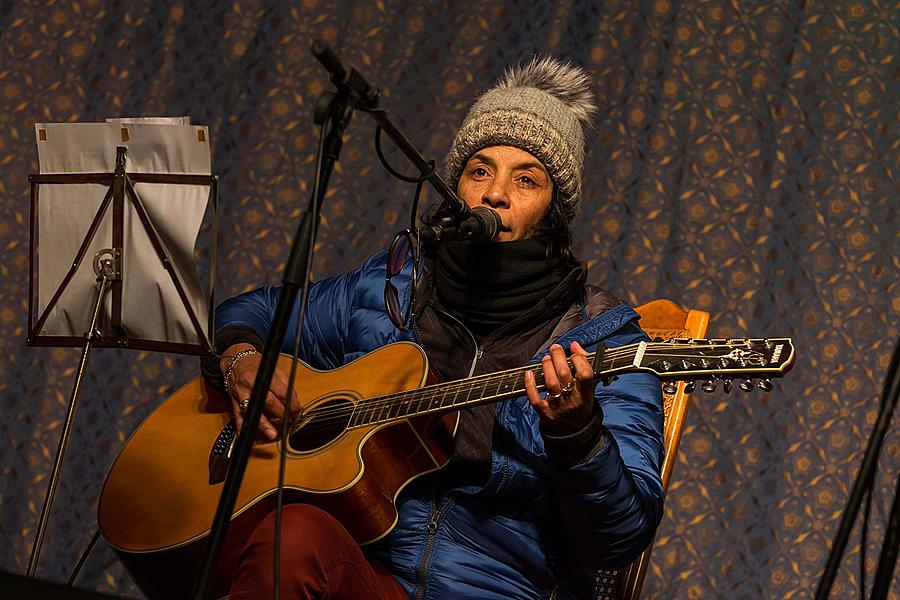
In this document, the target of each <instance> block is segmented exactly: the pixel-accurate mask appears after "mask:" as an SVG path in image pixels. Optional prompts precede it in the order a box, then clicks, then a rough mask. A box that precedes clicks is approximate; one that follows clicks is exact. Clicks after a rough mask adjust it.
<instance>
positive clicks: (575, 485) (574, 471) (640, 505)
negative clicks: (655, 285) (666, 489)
mask: <svg viewBox="0 0 900 600" xmlns="http://www.w3.org/2000/svg"><path fill="white" fill-rule="evenodd" d="M646 339H647V337H646V334H644V332H643V331H642V330H641V329H640V328H639V327H638V326H637V324H636V323H635V322H634V321H630V322H628V323H626V324H625V325H624V326H623V327H621V328H619V329H618V330H617V331H616V332H614V333H613V334H612V335H610V336H608V337H607V338H605V339H604V340H603V341H604V343H605V344H606V345H607V346H608V348H609V350H607V352H608V353H610V352H615V347H617V346H621V345H624V344H630V343H634V342H639V341H643V340H646ZM590 350H594V348H590ZM596 401H597V402H598V404H599V406H600V407H601V409H602V412H603V428H604V432H603V434H604V435H603V436H602V439H601V441H600V443H599V444H598V445H597V447H596V448H595V449H594V452H593V453H591V454H589V455H588V456H587V457H586V458H585V459H584V460H583V461H582V462H580V463H579V464H576V465H574V466H564V465H559V464H557V465H555V466H553V468H552V469H551V472H552V477H553V478H554V480H555V483H556V488H557V491H558V494H559V503H560V507H559V508H560V514H561V518H562V522H563V527H564V528H565V532H566V536H567V539H568V541H569V544H570V547H571V548H573V549H574V550H575V551H576V552H577V554H578V557H579V559H580V562H581V563H582V564H583V565H584V566H587V567H591V568H600V569H614V568H617V567H620V566H623V565H625V564H627V563H629V562H631V561H632V560H633V559H634V558H636V557H637V556H638V555H639V554H640V553H641V552H642V551H643V550H644V548H645V547H646V546H647V545H648V544H649V543H650V541H651V540H652V538H653V535H654V533H655V532H656V528H657V526H658V525H659V522H660V519H661V518H662V482H661V480H660V465H661V463H662V456H663V437H662V436H663V412H662V392H661V389H660V383H659V379H658V378H657V377H656V376H654V375H652V374H649V373H628V374H624V375H621V376H620V377H619V379H617V380H616V381H614V382H613V383H611V384H610V385H608V386H603V385H602V383H599V382H598V384H597V387H596Z"/></svg>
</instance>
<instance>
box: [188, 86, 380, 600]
mask: <svg viewBox="0 0 900 600" xmlns="http://www.w3.org/2000/svg"><path fill="white" fill-rule="evenodd" d="M335 83H336V84H337V85H338V91H337V94H335V95H334V96H333V97H332V98H331V102H330V103H329V107H328V115H329V116H326V117H325V119H324V123H322V124H321V125H322V127H326V126H328V125H329V124H330V127H329V129H328V131H327V136H326V139H325V143H324V150H323V155H322V161H321V169H320V171H319V174H318V177H319V185H318V186H316V187H315V189H314V190H313V198H312V199H311V201H310V205H309V208H308V209H307V211H306V212H305V213H304V214H303V218H302V220H301V222H300V226H299V227H298V229H297V232H296V234H295V236H294V242H293V244H292V246H291V253H290V255H289V257H288V261H287V264H286V265H285V268H284V276H283V278H282V284H283V285H282V287H281V293H280V295H279V297H278V304H277V306H276V308H275V314H274V317H273V319H272V324H271V326H270V328H269V333H268V335H267V336H266V342H265V345H264V346H263V352H262V359H261V362H260V365H259V371H258V372H257V375H256V381H255V382H254V384H253V390H252V391H251V393H250V401H249V404H248V405H247V412H246V414H245V416H244V425H243V427H242V428H241V432H240V435H239V436H238V439H237V442H236V444H235V450H234V454H233V456H232V461H231V467H230V468H229V469H228V475H227V477H226V478H225V484H224V487H223V488H222V494H221V496H220V498H219V505H218V508H217V509H216V516H215V519H214V520H213V525H212V529H211V530H210V535H209V542H208V544H207V547H206V553H205V556H204V562H203V568H202V570H201V571H200V574H199V575H198V577H197V580H196V581H195V583H194V591H193V594H192V597H193V598H195V599H196V600H206V599H207V597H208V596H209V585H210V580H211V578H212V576H213V574H214V572H215V567H216V563H217V562H218V560H219V554H220V552H221V549H222V543H223V542H224V539H225V535H226V533H227V531H228V524H229V521H230V519H231V514H232V511H233V510H234V503H235V501H236V500H237V495H238V491H239V489H240V483H241V481H242V479H243V476H244V471H245V470H246V467H247V461H248V459H249V457H250V451H251V449H252V447H253V437H254V434H255V433H256V430H257V428H258V426H259V419H260V416H261V415H262V409H263V406H264V404H265V398H266V395H267V394H268V391H269V384H270V383H271V381H272V375H273V373H274V372H275V367H276V364H277V361H278V355H279V353H280V351H281V345H282V342H283V341H284V337H285V331H286V330H287V326H288V322H289V321H290V318H291V312H292V310H293V307H294V303H295V302H296V300H297V296H298V295H299V292H300V290H301V288H303V287H304V283H305V282H306V281H307V278H308V276H309V273H308V270H307V269H308V266H309V248H311V247H312V246H311V244H310V240H311V239H312V238H313V237H314V236H315V232H316V230H317V229H318V224H319V220H320V212H321V211H320V210H315V209H321V206H322V200H323V199H324V198H325V191H326V189H327V187H328V180H329V178H330V176H331V172H332V170H333V169H334V165H335V163H336V162H337V160H338V157H339V155H340V151H341V146H342V144H343V133H344V128H345V127H346V126H347V124H348V123H349V122H350V117H351V116H352V114H353V108H354V106H353V102H352V99H351V97H350V94H349V91H348V89H347V87H346V86H345V85H343V84H342V83H341V82H338V81H335ZM373 100H377V96H376V97H375V98H373ZM329 117H330V118H329ZM316 195H317V196H318V197H316ZM314 211H315V212H314Z"/></svg>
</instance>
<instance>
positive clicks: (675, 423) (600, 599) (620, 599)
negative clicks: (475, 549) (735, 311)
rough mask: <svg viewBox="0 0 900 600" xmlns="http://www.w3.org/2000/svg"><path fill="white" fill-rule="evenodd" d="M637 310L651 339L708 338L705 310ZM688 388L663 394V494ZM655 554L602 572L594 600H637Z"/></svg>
mask: <svg viewBox="0 0 900 600" xmlns="http://www.w3.org/2000/svg"><path fill="white" fill-rule="evenodd" d="M635 310H636V311H637V312H638V314H639V315H641V321H640V325H641V327H642V328H643V329H644V331H646V332H647V335H649V336H650V338H651V339H653V338H658V337H659V338H663V339H669V338H704V337H706V330H707V328H708V327H709V313H707V312H704V311H702V310H694V309H688V310H685V309H683V308H681V307H680V306H678V305H677V304H675V303H674V302H672V301H671V300H653V301H652V302H648V303H647V304H643V305H641V306H638V307H637V308H636V309H635ZM684 386H685V384H684V383H679V384H678V390H677V391H676V392H675V393H674V394H666V393H663V399H664V407H663V412H664V414H665V426H664V430H663V431H664V434H663V439H664V443H665V455H664V458H663V463H662V484H663V494H665V493H666V490H667V489H668V487H669V478H670V477H671V475H672V467H673V466H674V464H675V457H676V455H677V453H678V444H679V443H681V434H682V432H683V431H684V422H685V416H686V415H687V408H688V405H689V404H690V400H691V395H690V394H686V393H685V392H684ZM652 550H653V542H650V545H649V546H648V547H647V549H646V550H644V552H643V553H642V554H641V555H640V556H639V557H638V558H637V559H635V561H634V562H633V563H631V564H630V565H628V566H626V567H624V568H622V569H620V570H617V571H598V572H597V573H596V575H595V577H594V594H593V598H594V600H637V598H638V597H640V595H641V587H642V586H643V584H644V575H645V574H646V573H647V565H648V564H649V563H650V552H651V551H652Z"/></svg>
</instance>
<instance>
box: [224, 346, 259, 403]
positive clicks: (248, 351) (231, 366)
mask: <svg viewBox="0 0 900 600" xmlns="http://www.w3.org/2000/svg"><path fill="white" fill-rule="evenodd" d="M251 354H259V352H257V351H256V348H246V349H244V350H241V351H240V352H238V353H237V354H235V355H234V356H232V357H231V362H229V363H228V368H227V369H225V393H226V394H228V395H229V396H230V395H231V390H230V389H229V387H228V381H229V380H230V379H231V374H232V373H233V372H234V365H236V364H237V362H238V361H239V360H241V359H242V358H244V357H245V356H250V355H251Z"/></svg>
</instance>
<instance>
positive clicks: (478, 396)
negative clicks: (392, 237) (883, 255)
mask: <svg viewBox="0 0 900 600" xmlns="http://www.w3.org/2000/svg"><path fill="white" fill-rule="evenodd" d="M793 355H794V351H793V345H792V344H791V341H790V339H785V338H781V339H765V340H763V339H742V340H668V341H665V342H639V343H637V344H629V345H627V346H620V347H618V348H612V349H607V350H605V351H603V352H602V353H601V356H600V360H599V361H598V360H597V353H596V352H591V353H588V355H587V357H586V358H587V360H588V362H589V363H592V364H594V377H595V378H597V379H600V380H603V381H608V380H610V379H612V378H613V377H615V376H616V375H618V374H621V373H627V372H634V371H648V372H653V373H656V374H657V375H658V376H659V377H660V378H662V379H667V380H673V379H674V380H681V381H694V380H695V379H703V378H719V379H726V378H731V377H742V376H743V377H745V378H749V377H754V376H755V377H759V376H763V377H775V376H779V375H782V374H783V373H784V372H786V370H787V369H788V368H789V367H790V365H791V364H792V362H793ZM571 364H572V361H571V359H569V365H570V367H571ZM528 371H531V372H532V373H534V378H535V384H536V386H537V390H538V391H539V392H541V391H545V390H546V385H545V383H544V376H543V372H542V370H541V368H540V365H528V366H524V367H518V368H515V369H509V370H506V371H499V372H496V373H488V374H485V375H478V376H476V377H471V378H468V379H460V380H457V381H452V382H449V383H442V384H435V385H429V386H425V387H421V388H417V389H414V390H407V391H403V392H397V393H393V394H387V395H384V396H377V397H374V398H367V399H364V400H362V401H360V402H359V403H358V404H357V405H356V407H355V408H354V410H353V415H352V417H351V418H350V423H349V427H364V426H368V425H374V424H380V423H388V422H391V421H398V420H401V419H406V418H410V417H415V416H420V415H426V414H439V413H446V412H452V411H457V410H460V409H463V408H470V407H474V406H479V405H482V404H490V403H493V402H499V401H501V400H505V399H507V398H514V397H517V396H523V395H525V373H527V372H528Z"/></svg>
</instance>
